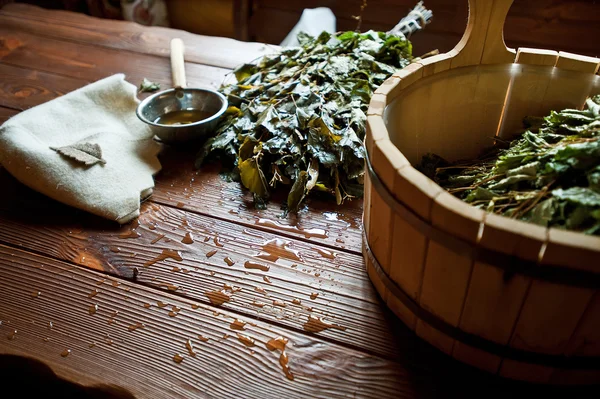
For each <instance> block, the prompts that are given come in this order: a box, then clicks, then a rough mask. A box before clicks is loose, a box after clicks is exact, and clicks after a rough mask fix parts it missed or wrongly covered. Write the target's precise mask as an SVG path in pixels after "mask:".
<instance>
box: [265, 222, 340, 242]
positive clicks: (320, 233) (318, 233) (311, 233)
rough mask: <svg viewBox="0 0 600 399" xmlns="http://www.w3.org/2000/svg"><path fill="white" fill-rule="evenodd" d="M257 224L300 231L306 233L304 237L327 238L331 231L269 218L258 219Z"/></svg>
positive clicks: (289, 230) (293, 231)
mask: <svg viewBox="0 0 600 399" xmlns="http://www.w3.org/2000/svg"><path fill="white" fill-rule="evenodd" d="M255 224H257V225H259V226H264V227H271V228H275V229H278V230H282V231H286V232H289V233H299V234H302V235H304V238H327V237H328V236H329V233H328V232H327V231H325V230H323V229H302V228H300V227H297V226H290V225H285V224H283V223H280V222H277V221H274V220H269V219H258V220H257V221H256V222H255Z"/></svg>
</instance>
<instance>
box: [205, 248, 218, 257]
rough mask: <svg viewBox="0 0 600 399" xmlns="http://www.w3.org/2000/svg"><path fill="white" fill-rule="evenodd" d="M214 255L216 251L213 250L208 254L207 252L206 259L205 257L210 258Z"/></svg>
mask: <svg viewBox="0 0 600 399" xmlns="http://www.w3.org/2000/svg"><path fill="white" fill-rule="evenodd" d="M216 253H217V250H216V249H213V250H212V251H209V252H207V253H206V257H207V258H210V257H211V256H213V255H214V254H216Z"/></svg>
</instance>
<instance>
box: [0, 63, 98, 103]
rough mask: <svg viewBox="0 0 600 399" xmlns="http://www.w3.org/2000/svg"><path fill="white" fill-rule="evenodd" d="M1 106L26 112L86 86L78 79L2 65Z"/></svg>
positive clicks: (0, 82) (0, 65)
mask: <svg viewBox="0 0 600 399" xmlns="http://www.w3.org/2000/svg"><path fill="white" fill-rule="evenodd" d="M0 76H2V80H0V106H3V107H7V108H12V109H15V110H20V111H22V110H25V109H27V108H31V107H34V106H36V105H38V104H41V103H44V102H46V101H50V100H52V99H53V98H56V97H58V96H60V95H63V94H65V93H68V92H70V91H73V90H75V89H78V88H79V87H81V86H83V85H85V83H86V82H82V81H81V80H78V79H72V78H67V77H64V76H56V75H50V74H47V73H44V72H39V71H34V70H31V69H24V68H20V67H14V66H11V65H5V64H0Z"/></svg>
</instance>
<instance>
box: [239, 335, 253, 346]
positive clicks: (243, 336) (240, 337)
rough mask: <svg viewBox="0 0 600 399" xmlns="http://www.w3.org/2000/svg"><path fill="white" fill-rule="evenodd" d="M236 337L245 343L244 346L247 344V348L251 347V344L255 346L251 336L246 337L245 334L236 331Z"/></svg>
mask: <svg viewBox="0 0 600 399" xmlns="http://www.w3.org/2000/svg"><path fill="white" fill-rule="evenodd" d="M237 337H238V340H239V341H240V342H241V343H242V344H244V345H246V346H247V347H249V348H251V347H253V346H256V344H255V343H254V339H252V338H250V337H248V336H247V335H244V334H240V333H238V334H237Z"/></svg>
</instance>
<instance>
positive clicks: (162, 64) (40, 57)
mask: <svg viewBox="0 0 600 399" xmlns="http://www.w3.org/2000/svg"><path fill="white" fill-rule="evenodd" d="M0 38H1V39H0V61H1V62H2V63H3V64H10V65H13V66H19V67H23V68H30V69H36V70H39V71H44V72H51V73H55V74H60V75H65V76H68V77H71V78H78V79H82V80H84V81H86V82H93V81H95V80H98V79H101V78H103V77H106V76H110V75H113V74H116V73H124V74H125V75H126V78H127V80H128V81H129V82H131V83H133V84H135V85H139V83H141V81H142V80H143V79H144V78H148V79H149V80H151V81H153V82H158V83H160V84H161V89H163V90H164V89H167V88H170V87H172V83H171V74H170V65H169V60H168V59H167V58H165V57H157V56H153V55H146V54H140V53H134V52H129V53H127V54H124V53H123V51H121V50H116V49H111V48H101V47H100V48H99V47H97V46H92V45H86V44H79V43H73V42H65V41H61V40H56V39H51V38H47V37H40V36H37V35H34V34H31V33H26V32H22V31H19V30H14V29H8V28H6V27H4V26H0ZM185 68H186V70H185V72H186V77H187V80H188V86H189V87H201V88H209V89H216V88H218V87H219V86H220V84H221V82H222V81H223V79H224V78H225V76H226V75H227V74H228V73H229V72H230V70H229V69H224V68H216V67H211V66H206V65H199V64H195V63H191V62H188V63H186V66H185Z"/></svg>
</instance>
